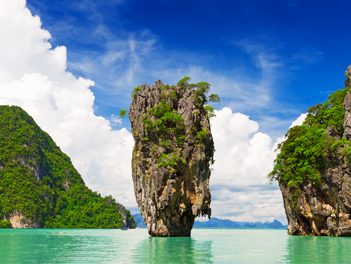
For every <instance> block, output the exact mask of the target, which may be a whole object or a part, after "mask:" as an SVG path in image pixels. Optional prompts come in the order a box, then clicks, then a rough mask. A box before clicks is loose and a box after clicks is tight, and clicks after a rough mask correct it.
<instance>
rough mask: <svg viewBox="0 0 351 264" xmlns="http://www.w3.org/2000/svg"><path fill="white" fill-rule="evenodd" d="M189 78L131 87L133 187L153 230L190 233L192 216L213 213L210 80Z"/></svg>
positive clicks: (157, 233) (167, 233)
mask: <svg viewBox="0 0 351 264" xmlns="http://www.w3.org/2000/svg"><path fill="white" fill-rule="evenodd" d="M188 80H189V77H185V78H184V79H182V80H181V81H180V82H179V83H178V85H177V86H169V85H164V84H163V83H162V82H161V81H160V80H159V81H156V84H153V85H150V86H147V85H144V86H142V87H140V86H138V87H137V88H136V89H134V91H133V92H132V96H133V101H132V103H131V105H130V111H129V119H130V122H131V125H132V133H133V137H134V141H135V145H134V150H133V157H132V176H133V183H134V192H135V197H136V201H137V203H138V206H139V208H140V212H141V215H142V216H143V218H144V222H145V224H147V226H148V231H149V234H150V235H151V236H190V233H191V229H192V226H193V224H194V219H195V217H196V216H199V215H200V214H201V215H208V217H210V216H211V209H210V202H211V194H210V189H209V178H210V174H211V170H210V168H209V165H210V163H211V162H213V152H214V145H213V139H212V135H211V131H210V123H209V118H210V117H211V115H213V108H212V107H209V106H207V105H205V103H206V102H207V96H206V93H207V92H208V90H209V87H210V85H209V84H208V83H205V82H200V83H197V84H193V85H191V84H188V82H187V81H188ZM211 99H214V100H213V101H219V98H218V96H216V95H211V96H210V100H211Z"/></svg>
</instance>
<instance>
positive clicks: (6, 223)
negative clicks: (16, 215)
mask: <svg viewBox="0 0 351 264" xmlns="http://www.w3.org/2000/svg"><path fill="white" fill-rule="evenodd" d="M0 228H12V225H11V223H10V220H0Z"/></svg>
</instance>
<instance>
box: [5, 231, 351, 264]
mask: <svg viewBox="0 0 351 264" xmlns="http://www.w3.org/2000/svg"><path fill="white" fill-rule="evenodd" d="M61 232H62V234H61ZM0 263H95V264H98V263H351V238H347V237H340V238H335V237H299V236H289V235H287V233H286V230H270V229H193V231H192V237H191V238H154V237H150V236H149V235H148V233H147V230H146V229H135V230H128V231H122V230H99V229H83V230H82V229H78V230H77V229H54V230H52V229H51V230H50V229H26V230H18V229H12V230H11V229H2V230H1V229H0Z"/></svg>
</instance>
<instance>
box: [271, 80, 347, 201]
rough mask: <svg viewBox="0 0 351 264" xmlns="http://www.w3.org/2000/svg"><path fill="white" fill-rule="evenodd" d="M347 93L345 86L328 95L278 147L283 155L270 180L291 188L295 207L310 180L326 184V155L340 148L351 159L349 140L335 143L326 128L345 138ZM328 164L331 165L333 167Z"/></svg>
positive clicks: (277, 161) (317, 183)
mask: <svg viewBox="0 0 351 264" xmlns="http://www.w3.org/2000/svg"><path fill="white" fill-rule="evenodd" d="M348 91H349V87H348V86H346V87H345V89H343V90H337V91H336V92H334V93H333V94H331V95H330V96H328V100H327V101H326V102H324V104H318V105H316V106H313V107H311V108H309V109H308V110H307V117H306V120H305V121H304V123H303V124H302V125H301V126H295V127H292V128H290V129H289V131H288V132H287V134H286V135H285V136H286V138H287V139H286V140H285V141H284V142H283V143H281V144H279V145H278V150H280V153H279V154H278V155H277V158H276V160H275V161H274V168H273V170H272V171H271V172H270V174H269V175H268V178H269V179H270V180H271V181H273V180H277V181H279V182H280V183H285V184H287V185H288V186H289V187H290V188H291V189H292V192H293V197H292V198H291V199H292V202H293V204H295V205H296V201H297V195H298V194H299V192H300V190H301V187H302V185H303V184H304V183H305V182H306V181H307V180H311V181H312V183H313V184H315V185H317V186H318V185H321V184H322V183H323V179H322V177H321V175H322V174H323V173H324V172H325V170H326V169H327V167H326V166H327V165H326V162H325V157H326V156H329V155H331V154H337V151H339V150H340V149H341V150H342V152H343V153H346V155H347V156H351V147H350V146H351V142H350V141H349V140H346V139H341V140H335V139H334V138H332V137H330V136H327V135H326V129H327V127H334V128H336V129H337V131H338V134H339V135H340V136H341V137H342V134H343V122H344V115H345V111H344V109H343V102H344V99H345V96H346V94H347V93H348ZM330 162H331V161H330ZM330 162H329V163H330ZM329 163H328V166H333V164H329Z"/></svg>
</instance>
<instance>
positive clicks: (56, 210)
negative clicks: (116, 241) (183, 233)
mask: <svg viewBox="0 0 351 264" xmlns="http://www.w3.org/2000/svg"><path fill="white" fill-rule="evenodd" d="M117 206H118V203H117V202H116V201H115V200H114V199H113V198H112V197H111V196H108V197H105V198H103V197H101V195H100V194H98V193H95V192H92V191H91V190H90V189H89V188H87V187H86V186H85V184H84V182H83V179H82V178H81V176H80V175H79V173H78V172H77V171H76V169H75V168H74V167H73V165H72V163H71V160H70V158H69V157H68V156H67V155H65V154H64V153H62V152H61V150H60V148H59V147H57V146H56V144H55V143H54V141H53V140H52V139H51V138H50V136H49V135H48V134H47V133H45V132H44V131H42V130H41V129H40V127H39V126H38V125H37V124H36V123H35V122H34V120H33V119H32V118H31V117H30V116H29V115H28V114H27V113H26V112H25V111H23V110H22V109H21V108H19V107H15V106H12V107H9V106H0V219H3V217H4V216H6V215H8V214H10V213H11V212H14V211H20V212H21V213H22V214H23V215H25V217H26V218H27V219H29V220H30V221H35V222H37V223H39V225H40V226H42V227H45V228H120V227H122V226H123V223H122V217H121V214H120V213H119V212H118V210H117ZM127 214H128V211H127ZM127 217H128V218H132V216H131V215H130V213H129V215H128V216H127ZM133 222H134V220H133ZM9 225H10V224H9V221H0V227H2V228H4V227H9ZM135 225H136V224H135V222H134V226H135Z"/></svg>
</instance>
